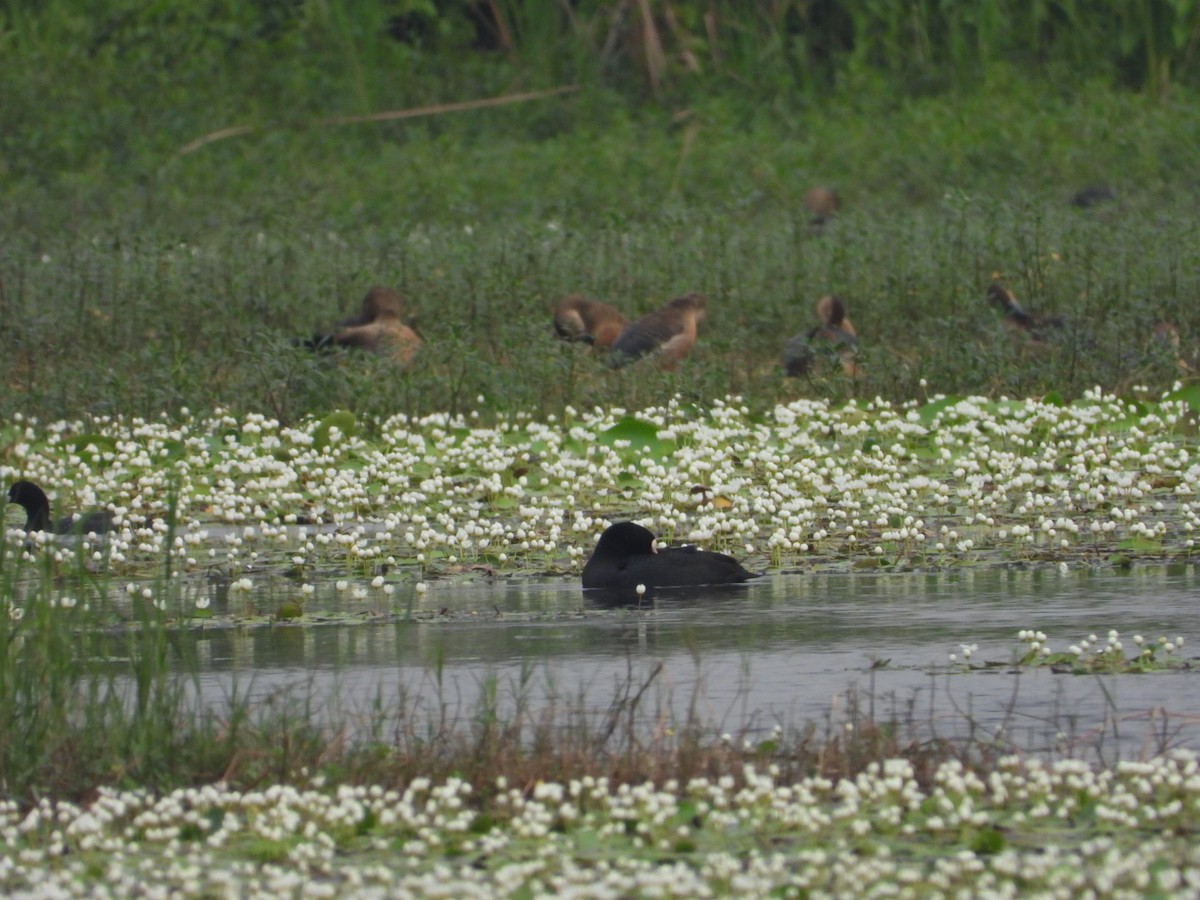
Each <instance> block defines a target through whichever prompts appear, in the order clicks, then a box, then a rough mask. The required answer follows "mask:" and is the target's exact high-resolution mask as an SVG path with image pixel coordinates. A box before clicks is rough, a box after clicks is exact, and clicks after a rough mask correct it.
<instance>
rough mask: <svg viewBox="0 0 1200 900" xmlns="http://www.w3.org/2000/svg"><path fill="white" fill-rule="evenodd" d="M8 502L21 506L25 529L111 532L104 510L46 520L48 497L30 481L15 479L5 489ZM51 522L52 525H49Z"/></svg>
mask: <svg viewBox="0 0 1200 900" xmlns="http://www.w3.org/2000/svg"><path fill="white" fill-rule="evenodd" d="M8 502H9V503H16V504H17V505H18V506H22V507H24V508H25V530H26V531H27V532H33V531H52V532H54V533H55V534H105V533H107V532H109V531H112V530H113V528H114V527H115V526H114V524H113V514H112V513H111V512H109V511H108V510H100V511H97V512H93V513H88V514H87V515H86V516H78V517H76V516H63V517H62V518H61V519H59V520H58V521H57V522H54V523H51V521H50V498H48V497H47V496H46V492H45V491H43V490H42V489H41V488H40V487H38V486H37V485H36V484H34V483H33V482H32V481H18V482H16V483H15V484H13V485H12V487H10V488H9V489H8ZM51 525H53V527H51Z"/></svg>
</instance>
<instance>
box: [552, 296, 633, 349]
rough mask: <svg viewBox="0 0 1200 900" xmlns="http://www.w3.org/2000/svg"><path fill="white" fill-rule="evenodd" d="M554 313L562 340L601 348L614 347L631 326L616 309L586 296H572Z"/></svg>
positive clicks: (553, 309)
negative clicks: (628, 325)
mask: <svg viewBox="0 0 1200 900" xmlns="http://www.w3.org/2000/svg"><path fill="white" fill-rule="evenodd" d="M551 311H552V312H553V314H554V330H555V331H556V332H557V333H558V336H559V337H561V338H563V339H565V340H568V341H583V342H584V343H588V344H595V345H596V346H597V347H611V346H612V344H613V342H614V341H615V340H616V339H617V337H618V336H619V335H620V334H621V332H622V331H624V330H625V326H626V325H627V324H628V323H627V322H626V320H625V317H624V316H623V315H621V314H620V313H619V312H618V311H617V310H616V309H615V308H614V307H612V306H609V305H608V304H607V303H603V302H601V301H600V300H593V299H591V298H590V297H585V296H584V295H583V294H568V295H567V296H566V297H563V298H562V299H561V300H559V301H558V302H557V303H555V304H554V306H553V307H552V309H551Z"/></svg>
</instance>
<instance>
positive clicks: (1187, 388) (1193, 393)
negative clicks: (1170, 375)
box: [1163, 383, 1200, 412]
mask: <svg viewBox="0 0 1200 900" xmlns="http://www.w3.org/2000/svg"><path fill="white" fill-rule="evenodd" d="M1163 399H1164V400H1182V401H1183V402H1184V403H1186V404H1187V405H1188V406H1189V407H1191V410H1192V412H1200V383H1193V384H1185V385H1184V386H1183V387H1181V388H1180V389H1179V390H1177V391H1172V392H1171V393H1169V394H1167V395H1166V396H1165V397H1164V398H1163Z"/></svg>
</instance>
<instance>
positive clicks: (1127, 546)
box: [1117, 537, 1162, 552]
mask: <svg viewBox="0 0 1200 900" xmlns="http://www.w3.org/2000/svg"><path fill="white" fill-rule="evenodd" d="M1117 549H1118V550H1133V551H1135V552H1137V551H1142V552H1154V551H1157V550H1161V549H1162V541H1159V540H1155V539H1154V538H1146V537H1131V538H1125V540H1123V541H1121V543H1119V544H1117Z"/></svg>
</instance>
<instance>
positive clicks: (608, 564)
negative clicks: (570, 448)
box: [583, 522, 755, 591]
mask: <svg viewBox="0 0 1200 900" xmlns="http://www.w3.org/2000/svg"><path fill="white" fill-rule="evenodd" d="M754 577H755V575H754V574H753V573H751V572H747V571H746V570H745V569H743V568H742V565H741V563H739V562H738V561H737V560H736V559H734V558H733V557H732V556H726V555H725V554H724V553H713V552H712V551H710V550H700V549H698V548H696V547H664V548H663V549H661V550H659V549H658V548H657V547H656V546H655V544H654V535H653V534H651V533H650V532H649V531H648V530H647V529H645V528H643V527H642V526H641V525H638V524H636V523H634V522H618V523H617V524H616V525H610V526H609V527H608V528H607V529H605V531H604V534H602V535H600V540H599V541H598V542H597V544H596V549H595V551H593V553H592V556H591V559H589V560H588V561H587V564H586V565H585V566H584V567H583V587H584V590H592V589H607V590H620V591H633V590H636V589H637V586H638V585H645V587H646V588H647V589H650V588H655V587H692V586H697V585H705V584H738V583H740V582H743V581H746V580H747V579H750V578H754Z"/></svg>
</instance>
